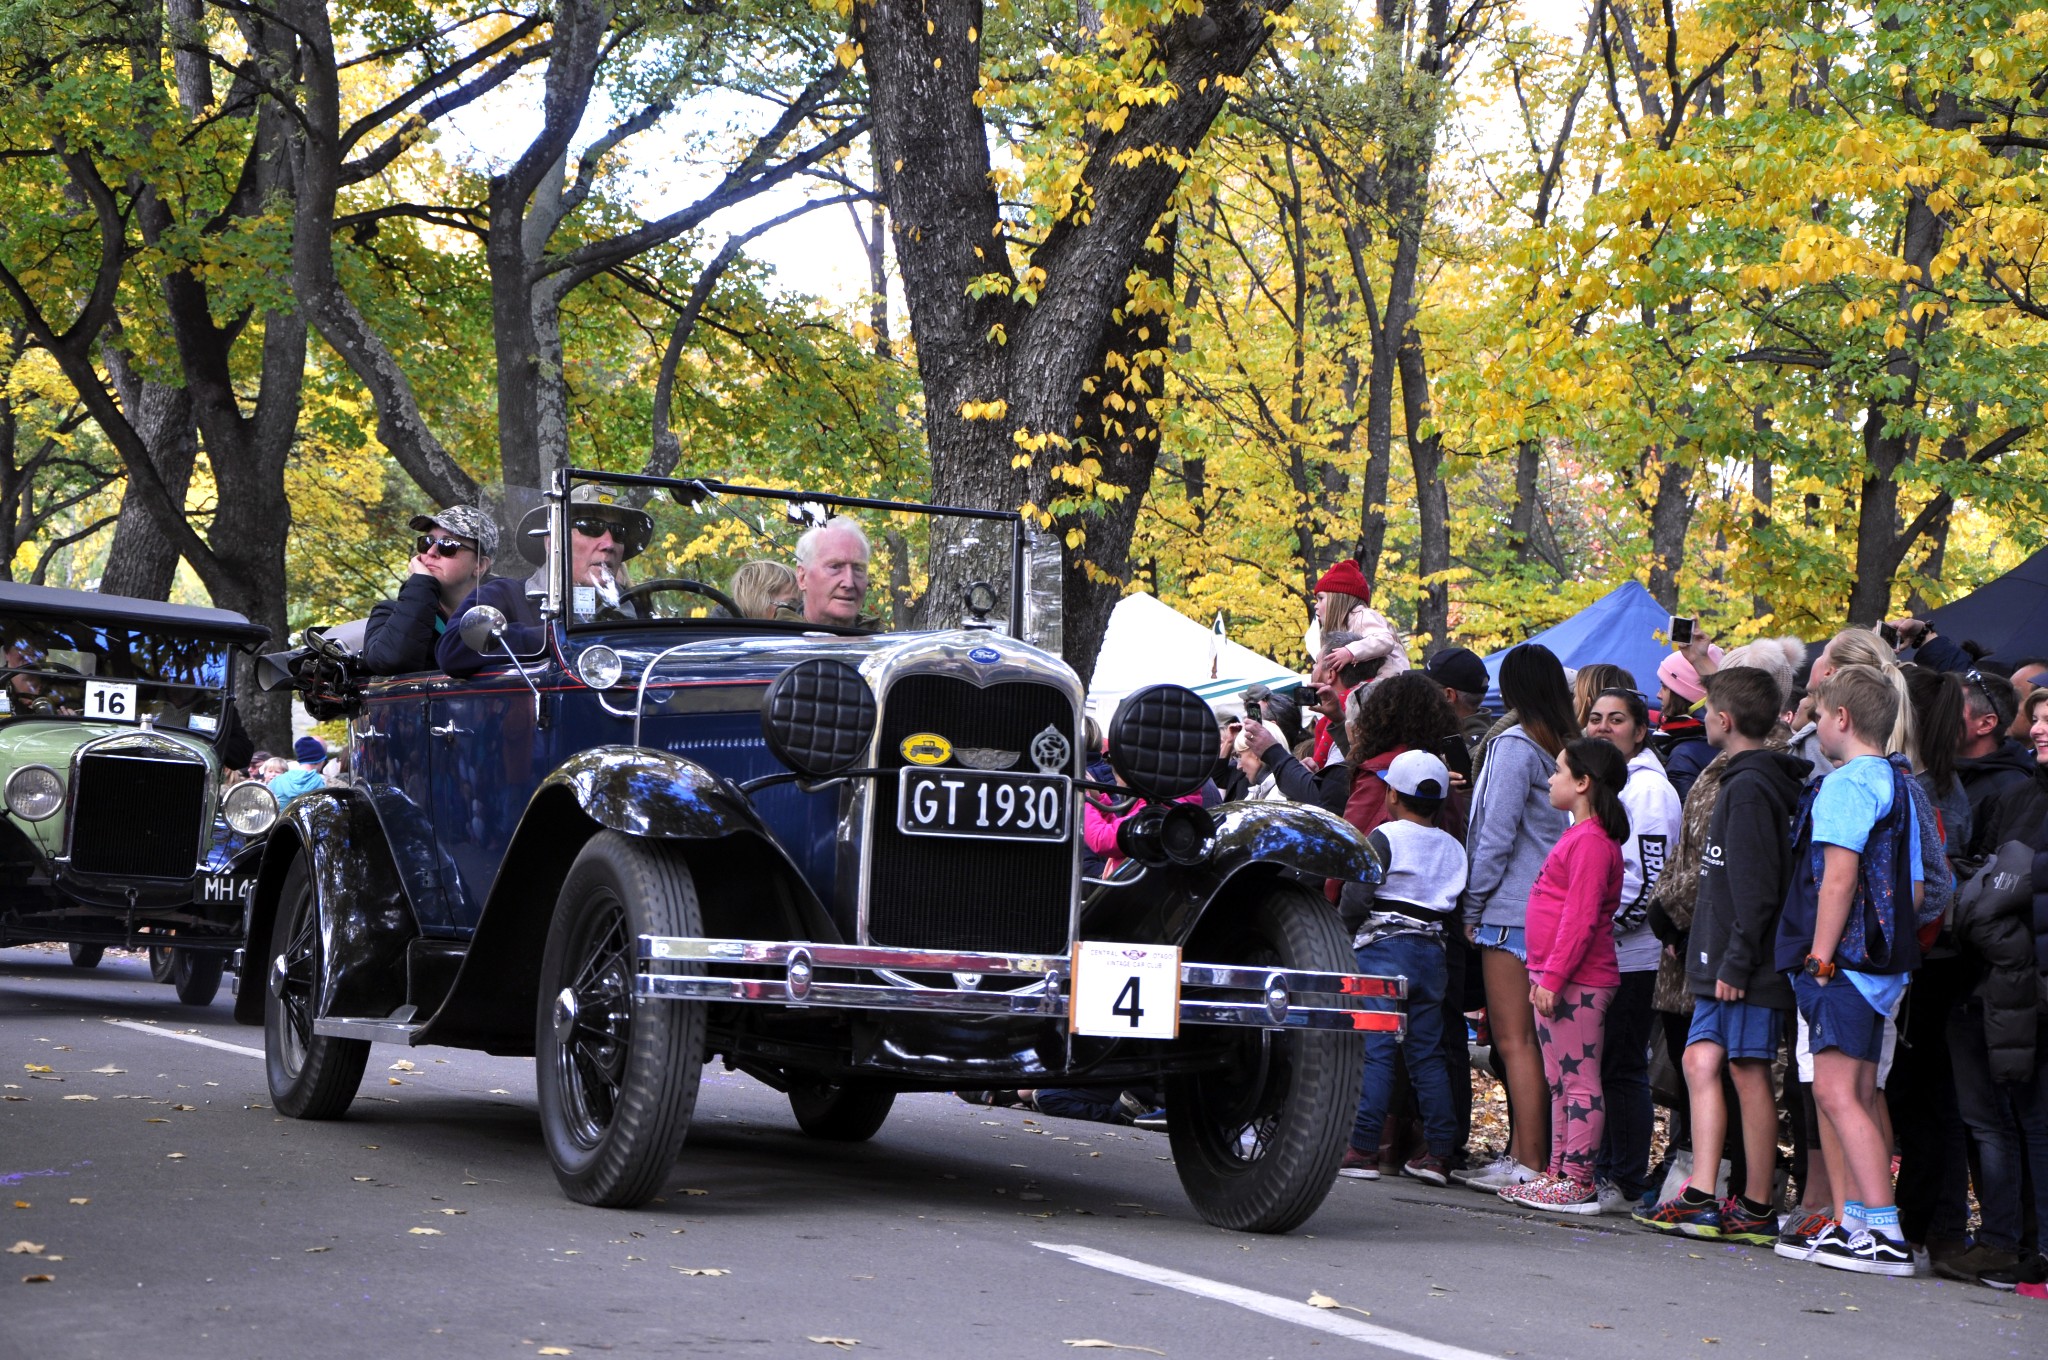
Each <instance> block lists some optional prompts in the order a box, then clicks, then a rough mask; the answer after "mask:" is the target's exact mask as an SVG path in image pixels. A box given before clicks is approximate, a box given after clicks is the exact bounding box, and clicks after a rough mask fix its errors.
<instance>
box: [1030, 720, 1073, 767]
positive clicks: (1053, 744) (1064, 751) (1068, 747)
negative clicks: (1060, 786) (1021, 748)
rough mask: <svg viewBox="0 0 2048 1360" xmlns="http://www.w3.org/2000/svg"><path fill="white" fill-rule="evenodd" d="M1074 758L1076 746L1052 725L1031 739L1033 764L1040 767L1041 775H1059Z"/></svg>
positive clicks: (1048, 725)
mask: <svg viewBox="0 0 2048 1360" xmlns="http://www.w3.org/2000/svg"><path fill="white" fill-rule="evenodd" d="M1073 758H1074V744H1073V743H1072V742H1070V741H1068V740H1067V738H1066V734H1064V733H1063V732H1061V731H1060V730H1059V729H1058V728H1057V727H1054V726H1053V725H1052V724H1050V723H1048V724H1046V728H1045V730H1044V731H1043V732H1040V733H1039V734H1038V735H1037V736H1035V737H1033V738H1032V739H1031V763H1032V764H1033V765H1036V766H1037V767H1038V772H1039V773H1040V774H1059V773H1061V772H1062V771H1064V770H1065V769H1066V768H1067V762H1068V761H1070V760H1072V759H1073Z"/></svg>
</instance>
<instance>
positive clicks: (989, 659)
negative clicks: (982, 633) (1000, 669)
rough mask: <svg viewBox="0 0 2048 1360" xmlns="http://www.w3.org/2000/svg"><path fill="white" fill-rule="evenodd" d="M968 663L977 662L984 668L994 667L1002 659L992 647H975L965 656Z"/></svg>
mask: <svg viewBox="0 0 2048 1360" xmlns="http://www.w3.org/2000/svg"><path fill="white" fill-rule="evenodd" d="M967 659H968V660H969V661H978V662H980V663H981V664H982V665H984V666H990V665H994V664H995V663H996V662H998V661H1001V660H1002V659H1003V654H1002V653H1001V652H999V651H997V650H996V649H995V648H993V647H976V648H975V649H974V650H973V651H971V652H969V653H968V654H967Z"/></svg>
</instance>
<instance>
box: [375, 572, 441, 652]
mask: <svg viewBox="0 0 2048 1360" xmlns="http://www.w3.org/2000/svg"><path fill="white" fill-rule="evenodd" d="M443 627H444V624H443V623H442V620H441V583H440V582H439V581H437V580H435V579H434V578H433V577H431V576H429V575H427V574H426V573H425V572H414V573H413V574H412V575H410V576H408V577H406V578H405V584H404V585H402V586H400V587H399V588H398V597H397V598H396V599H392V600H382V601H379V602H378V603H377V604H374V605H372V606H371V607H370V621H369V622H368V623H367V624H366V625H364V627H363V657H362V661H363V669H364V670H366V671H368V672H369V673H370V674H372V675H404V674H405V673H407V672H408V671H430V670H433V669H434V644H435V641H436V639H437V638H438V637H439V636H440V634H441V630H442V628H443Z"/></svg>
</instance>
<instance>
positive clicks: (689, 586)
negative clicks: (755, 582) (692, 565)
mask: <svg viewBox="0 0 2048 1360" xmlns="http://www.w3.org/2000/svg"><path fill="white" fill-rule="evenodd" d="M657 590H681V591H685V592H687V593H689V594H692V595H702V596H703V597H704V598H705V599H707V600H710V601H711V602H712V603H713V604H716V605H719V606H721V607H722V608H723V609H724V610H725V612H726V613H728V614H730V615H732V617H734V618H738V617H740V607H739V606H738V605H736V604H734V603H733V602H732V597H731V596H730V595H727V594H726V593H725V592H724V591H722V590H720V589H719V588H718V587H717V586H708V585H705V584H704V583H703V582H702V581H692V580H690V579H689V578H688V577H686V576H658V577H656V578H655V579H654V580H652V581H642V582H640V584H638V585H636V586H631V587H628V588H627V589H625V590H622V591H620V592H619V603H620V604H622V605H623V604H624V603H625V602H626V601H628V600H631V599H634V598H636V597H638V596H641V595H652V594H653V593H654V592H656V591H657ZM619 612H620V613H624V612H625V611H624V610H620V611H619Z"/></svg>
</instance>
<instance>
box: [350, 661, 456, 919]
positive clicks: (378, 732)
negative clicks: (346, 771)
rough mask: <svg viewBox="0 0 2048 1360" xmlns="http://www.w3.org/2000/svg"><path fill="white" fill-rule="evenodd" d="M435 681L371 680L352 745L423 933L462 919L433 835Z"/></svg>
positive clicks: (353, 726) (361, 784)
mask: <svg viewBox="0 0 2048 1360" xmlns="http://www.w3.org/2000/svg"><path fill="white" fill-rule="evenodd" d="M432 679H433V680H434V681H439V682H440V683H442V684H445V683H447V682H446V681H445V680H441V678H440V677H439V676H435V677H432ZM432 688H433V685H432V683H430V682H429V681H427V680H425V679H424V678H423V679H422V680H420V681H411V682H408V681H403V680H401V681H398V682H395V683H387V684H378V685H372V686H370V687H369V688H368V689H367V691H366V692H365V695H364V701H363V708H362V711H361V712H359V713H358V714H356V716H355V717H354V718H353V719H351V720H350V722H349V748H350V765H351V768H352V769H353V770H354V773H355V776H356V787H357V788H358V789H360V790H361V791H362V792H363V794H364V796H366V797H367V798H369V799H370V801H371V802H372V803H373V804H374V805H375V806H376V809H377V819H378V822H379V823H380V824H381V825H382V827H383V829H384V836H385V839H386V841H387V842H388V843H389V845H390V848H391V854H392V858H393V860H394V861H395V862H396V863H397V864H398V866H399V872H400V873H401V874H402V875H403V876H404V879H405V885H406V892H407V895H408V896H409V898H410V900H411V902H412V908H413V914H414V917H415V918H416V919H417V920H418V922H419V926H420V931H421V933H422V934H426V935H445V934H448V933H450V932H451V931H453V930H454V929H455V928H456V920H455V916H454V912H453V910H452V906H451V902H450V899H449V896H448V887H447V885H448V883H449V881H450V880H451V879H452V878H453V874H452V873H450V872H448V871H447V870H446V868H445V867H444V866H443V864H442V863H441V858H442V857H441V852H440V848H439V846H438V844H437V843H436V838H435V835H434V822H433V816H434V801H433V792H432V791H433V787H434V771H433V756H434V743H433V740H432V738H431V737H430V736H429V735H428V733H427V724H428V722H429V708H430V703H431V700H430V699H429V697H428V696H429V695H430V693H431V692H432Z"/></svg>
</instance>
